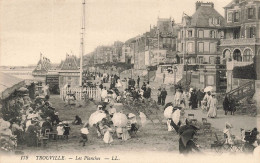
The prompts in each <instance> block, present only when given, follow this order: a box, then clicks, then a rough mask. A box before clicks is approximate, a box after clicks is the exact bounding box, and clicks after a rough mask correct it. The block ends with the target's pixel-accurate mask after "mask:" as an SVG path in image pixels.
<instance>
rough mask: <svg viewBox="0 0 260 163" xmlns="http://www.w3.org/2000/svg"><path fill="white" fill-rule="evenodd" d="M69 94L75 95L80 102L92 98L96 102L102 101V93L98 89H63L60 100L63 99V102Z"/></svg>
mask: <svg viewBox="0 0 260 163" xmlns="http://www.w3.org/2000/svg"><path fill="white" fill-rule="evenodd" d="M68 94H73V95H74V96H75V98H76V100H78V101H80V100H84V99H85V97H87V98H89V99H90V98H92V99H94V100H100V99H101V91H100V89H98V88H89V87H88V88H86V89H83V88H62V89H61V90H60V98H62V99H63V100H64V99H65V98H66V96H67V95H68Z"/></svg>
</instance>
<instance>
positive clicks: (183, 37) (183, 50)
mask: <svg viewBox="0 0 260 163" xmlns="http://www.w3.org/2000/svg"><path fill="white" fill-rule="evenodd" d="M183 18H184V12H183V14H182V33H183V35H182V42H183V49H182V53H183V65H185V61H184V60H185V59H184V57H185V33H184V20H183Z"/></svg>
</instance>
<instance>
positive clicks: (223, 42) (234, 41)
mask: <svg viewBox="0 0 260 163" xmlns="http://www.w3.org/2000/svg"><path fill="white" fill-rule="evenodd" d="M256 42H257V39H256V38H240V39H221V40H220V45H221V46H227V45H254V44H256Z"/></svg>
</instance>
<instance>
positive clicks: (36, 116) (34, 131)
mask: <svg viewBox="0 0 260 163" xmlns="http://www.w3.org/2000/svg"><path fill="white" fill-rule="evenodd" d="M8 107H9V109H8V110H5V109H3V110H5V111H4V116H3V118H4V120H6V121H8V122H9V123H10V127H9V129H10V130H11V133H12V134H13V135H14V136H15V137H16V140H17V144H18V145H22V144H24V143H25V144H26V145H27V146H29V147H30V146H38V145H39V142H40V138H43V137H48V138H50V137H49V136H50V135H49V134H50V133H54V134H53V135H55V139H56V135H58V134H57V133H58V132H57V128H58V127H59V126H63V130H64V132H63V133H62V135H64V137H68V135H69V130H70V127H69V125H68V123H66V122H64V123H62V122H61V120H60V119H59V113H58V112H57V111H56V110H55V108H54V107H52V104H51V103H50V102H49V100H48V98H45V97H42V96H37V97H36V98H35V99H34V100H32V99H30V98H29V97H28V95H24V96H18V97H14V98H13V99H12V100H10V101H9V104H8ZM59 134H61V133H60V132H59Z"/></svg>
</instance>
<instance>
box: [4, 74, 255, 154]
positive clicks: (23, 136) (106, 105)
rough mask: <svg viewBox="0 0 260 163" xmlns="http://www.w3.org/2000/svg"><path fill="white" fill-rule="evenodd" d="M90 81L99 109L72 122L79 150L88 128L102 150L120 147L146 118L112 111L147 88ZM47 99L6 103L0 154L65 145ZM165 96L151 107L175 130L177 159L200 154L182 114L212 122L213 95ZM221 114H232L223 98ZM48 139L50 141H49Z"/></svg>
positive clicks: (63, 129)
mask: <svg viewBox="0 0 260 163" xmlns="http://www.w3.org/2000/svg"><path fill="white" fill-rule="evenodd" d="M94 76H95V78H96V77H101V78H102V79H101V80H100V84H98V85H97V86H98V88H99V89H100V90H101V95H100V96H101V103H100V104H99V105H97V110H96V111H95V112H94V113H92V114H91V116H90V117H89V120H88V122H87V123H85V124H83V121H82V119H81V118H80V117H79V116H78V115H76V116H75V120H74V121H73V122H72V124H73V125H83V127H82V128H81V129H80V134H81V140H80V143H82V146H85V145H86V143H87V142H88V135H89V133H90V130H89V129H90V128H91V127H94V128H95V129H96V134H97V137H99V138H102V140H103V141H104V143H106V144H111V143H112V142H113V141H114V139H115V138H117V139H121V140H123V141H126V140H128V139H130V138H131V137H133V136H135V134H136V132H137V131H138V130H139V128H140V127H141V126H144V125H145V123H146V116H147V115H145V114H144V113H143V112H141V111H139V112H138V113H137V114H138V116H139V117H140V120H141V121H140V122H141V123H138V121H137V115H135V114H134V113H133V112H130V113H127V114H126V113H124V111H123V109H119V108H120V107H119V108H117V107H118V104H119V103H122V101H124V100H126V99H127V98H131V99H132V100H133V101H135V100H136V101H145V100H146V99H150V98H151V95H152V88H151V86H150V83H149V82H143V84H142V85H140V77H139V76H138V78H137V80H136V81H135V80H134V79H132V78H128V79H126V78H125V79H124V80H125V82H124V83H122V82H121V80H120V78H119V77H118V76H117V75H107V74H101V73H95V74H94ZM92 77H93V74H92ZM108 81H109V82H110V87H109V88H108V89H107V87H106V86H104V85H105V84H104V83H106V82H108ZM121 88H123V89H122V90H123V91H121V92H120V91H119V89H121ZM46 90H47V89H46ZM49 95H50V94H49V92H48V91H44V96H39V95H36V97H35V98H34V99H32V98H30V97H29V96H28V94H27V93H22V94H18V95H16V96H14V97H13V98H12V99H10V100H9V102H8V104H7V106H6V108H5V109H3V112H2V113H3V114H4V115H3V116H2V117H4V119H3V118H2V119H0V122H1V123H0V127H1V128H0V129H1V148H2V149H4V150H10V146H13V147H15V146H17V144H18V145H19V144H26V145H27V146H28V147H36V146H38V145H39V143H41V141H40V139H41V138H44V137H48V139H68V137H69V135H70V130H71V128H70V126H69V122H66V121H62V120H60V118H59V113H58V112H57V111H56V110H55V108H54V107H53V106H52V104H51V103H50V101H49ZM167 95H168V92H167V91H166V88H165V87H164V86H161V87H160V88H159V89H158V92H157V98H158V99H157V104H158V105H162V106H164V116H165V118H167V127H168V131H173V130H175V131H176V133H177V134H178V135H179V136H180V137H179V151H180V153H183V154H186V153H190V152H191V151H193V150H196V151H200V150H199V146H198V145H197V144H196V143H195V141H194V138H195V135H196V133H197V131H198V130H199V127H198V126H196V124H194V123H193V122H192V120H190V119H189V118H187V117H185V110H187V109H197V108H201V109H202V110H203V111H207V116H208V117H209V118H215V117H217V107H218V100H217V98H216V93H215V92H213V91H212V90H206V89H204V90H200V89H198V90H196V89H193V88H191V89H189V90H183V89H182V88H181V87H177V88H176V89H175V93H174V98H173V99H172V100H171V102H170V103H166V98H167ZM72 97H73V96H72ZM74 98H75V97H74ZM74 100H75V99H74ZM223 108H224V110H225V114H227V112H228V111H230V112H231V114H234V111H235V102H234V100H233V99H232V98H230V97H228V96H226V97H225V99H224V101H223ZM231 128H232V125H231V124H229V123H226V128H225V129H224V130H223V133H224V135H225V137H226V139H225V141H226V143H227V144H233V143H234V139H233V136H232V132H231ZM244 133H245V134H244V135H245V137H244V140H245V141H248V142H250V143H249V144H250V145H252V144H253V143H254V142H255V141H256V136H257V134H258V131H257V129H256V128H255V129H253V130H252V132H250V133H249V134H248V133H247V134H246V132H244ZM50 135H55V136H53V137H51V136H50ZM249 137H250V138H249ZM253 140H254V141H253ZM41 145H43V144H41Z"/></svg>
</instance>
